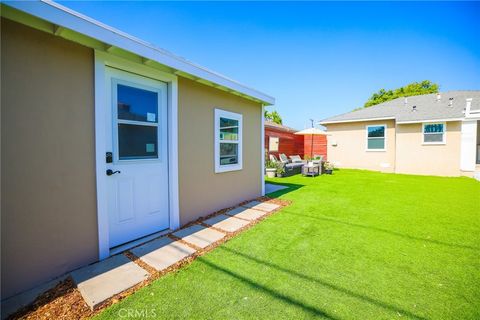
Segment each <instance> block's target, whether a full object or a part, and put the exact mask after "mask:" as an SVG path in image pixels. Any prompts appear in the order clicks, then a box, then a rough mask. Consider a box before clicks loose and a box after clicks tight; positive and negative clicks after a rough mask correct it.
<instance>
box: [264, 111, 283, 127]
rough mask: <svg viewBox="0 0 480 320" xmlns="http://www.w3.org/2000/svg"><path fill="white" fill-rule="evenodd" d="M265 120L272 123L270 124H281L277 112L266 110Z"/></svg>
mask: <svg viewBox="0 0 480 320" xmlns="http://www.w3.org/2000/svg"><path fill="white" fill-rule="evenodd" d="M265 120H269V121H272V122H275V123H277V124H282V122H283V121H282V117H281V116H280V114H279V113H278V112H277V111H275V110H274V111H270V112H268V111H267V110H265Z"/></svg>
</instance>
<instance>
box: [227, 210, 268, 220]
mask: <svg viewBox="0 0 480 320" xmlns="http://www.w3.org/2000/svg"><path fill="white" fill-rule="evenodd" d="M227 214H229V215H231V216H235V217H236V218H241V219H245V220H250V221H253V220H257V219H258V218H261V217H262V216H264V215H266V214H267V213H266V212H265V211H260V210H255V209H247V208H244V207H238V208H235V209H233V210H230V211H227Z"/></svg>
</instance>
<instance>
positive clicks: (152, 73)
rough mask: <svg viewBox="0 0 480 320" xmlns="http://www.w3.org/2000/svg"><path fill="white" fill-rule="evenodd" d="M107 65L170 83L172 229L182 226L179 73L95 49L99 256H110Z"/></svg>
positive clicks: (169, 129) (169, 176)
mask: <svg viewBox="0 0 480 320" xmlns="http://www.w3.org/2000/svg"><path fill="white" fill-rule="evenodd" d="M106 67H112V68H117V69H120V70H123V71H127V72H131V73H134V74H137V75H140V76H144V77H148V78H152V79H155V80H159V81H163V82H165V83H167V86H168V97H167V100H168V107H167V109H168V111H167V113H168V193H169V197H168V198H169V218H170V229H172V230H175V229H178V228H179V226H180V215H179V200H178V199H179V197H178V100H177V99H178V83H177V76H175V75H173V74H169V73H166V72H163V71H160V70H157V69H154V68H151V67H148V66H146V65H143V64H140V63H135V62H132V61H129V60H126V59H123V58H120V57H117V56H113V55H111V54H108V53H105V52H101V51H95V163H96V182H97V218H98V257H99V260H102V259H105V258H108V257H109V256H110V245H109V234H108V232H109V231H108V223H109V219H108V209H107V208H108V205H107V203H108V202H107V175H106V174H105V171H106V170H107V166H106V162H105V153H106V151H107V150H106V147H105V146H106V144H105V142H106V139H107V137H108V136H110V135H109V134H108V133H107V129H106V128H105V124H106V118H105V117H106V110H110V108H106V101H107V94H110V92H107V90H106V88H107V86H106V74H105V72H106V70H105V68H106Z"/></svg>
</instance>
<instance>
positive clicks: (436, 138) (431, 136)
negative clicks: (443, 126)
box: [423, 133, 443, 142]
mask: <svg viewBox="0 0 480 320" xmlns="http://www.w3.org/2000/svg"><path fill="white" fill-rule="evenodd" d="M423 141H424V142H443V133H425V134H424V135H423Z"/></svg>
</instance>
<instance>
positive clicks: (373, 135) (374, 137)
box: [367, 125, 386, 151]
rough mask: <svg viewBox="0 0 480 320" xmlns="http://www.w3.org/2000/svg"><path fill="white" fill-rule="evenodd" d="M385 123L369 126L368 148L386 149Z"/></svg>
mask: <svg viewBox="0 0 480 320" xmlns="http://www.w3.org/2000/svg"><path fill="white" fill-rule="evenodd" d="M385 131H386V126H385V125H375V126H367V150H368V151H385Z"/></svg>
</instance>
